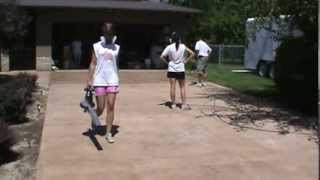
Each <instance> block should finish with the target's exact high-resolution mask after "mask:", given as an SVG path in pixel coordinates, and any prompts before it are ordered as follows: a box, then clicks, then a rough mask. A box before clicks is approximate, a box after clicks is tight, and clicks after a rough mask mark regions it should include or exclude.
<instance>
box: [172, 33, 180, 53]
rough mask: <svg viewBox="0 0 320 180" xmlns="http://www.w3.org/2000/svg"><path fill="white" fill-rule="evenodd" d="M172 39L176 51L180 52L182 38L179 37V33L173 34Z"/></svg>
mask: <svg viewBox="0 0 320 180" xmlns="http://www.w3.org/2000/svg"><path fill="white" fill-rule="evenodd" d="M171 38H172V40H173V42H174V43H175V44H176V50H178V49H179V46H180V36H179V35H178V33H176V32H173V33H172V35H171Z"/></svg>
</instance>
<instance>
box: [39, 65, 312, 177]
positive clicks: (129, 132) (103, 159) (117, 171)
mask: <svg viewBox="0 0 320 180" xmlns="http://www.w3.org/2000/svg"><path fill="white" fill-rule="evenodd" d="M85 80H86V72H82V71H73V72H72V71H70V72H54V73H52V74H51V83H50V90H49V98H48V104H47V112H46V119H45V122H44V127H43V134H42V144H41V149H40V157H39V160H38V180H57V179H58V180H82V179H83V180H88V179H95V180H100V179H101V180H102V179H103V180H105V179H110V180H180V179H185V180H196V179H201V180H212V179H215V180H235V179H237V180H249V179H250V180H284V179H288V180H301V179H305V180H316V179H317V178H318V145H317V144H316V143H315V142H312V141H308V138H307V137H306V136H305V135H301V134H295V133H290V134H287V135H280V134H278V133H270V132H261V131H253V130H248V131H245V132H238V131H237V130H235V129H234V128H233V127H232V126H229V125H227V124H225V123H223V122H222V121H220V120H218V119H217V118H215V117H214V116H212V117H209V116H203V114H202V113H201V108H203V105H204V104H205V103H206V101H208V99H207V96H206V93H207V92H206V91H207V90H208V88H197V87H194V86H188V100H189V103H190V104H191V106H192V108H193V109H192V110H191V111H182V110H180V109H174V110H172V109H169V108H168V107H167V106H165V104H166V102H167V101H168V99H169V96H168V95H169V92H168V90H169V87H168V83H167V82H166V79H165V72H163V71H121V92H120V94H119V96H118V99H117V103H116V118H115V125H116V126H115V129H116V132H115V133H116V134H115V137H114V138H115V140H116V142H115V143H114V144H108V143H107V141H106V140H105V139H104V137H103V136H101V135H92V134H91V135H90V132H88V128H90V121H89V116H88V114H85V113H83V112H81V110H80V108H79V102H80V101H81V99H82V98H83V96H84V92H83V88H84V86H85ZM209 88H210V90H214V89H217V88H218V87H216V86H214V85H210V87H209ZM177 95H178V93H177ZM177 97H179V96H177ZM217 103H218V104H225V103H224V102H223V101H221V102H220V101H219V102H217ZM103 117H105V115H103ZM102 123H104V122H102Z"/></svg>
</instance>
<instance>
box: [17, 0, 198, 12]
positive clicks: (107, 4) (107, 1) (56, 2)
mask: <svg viewBox="0 0 320 180" xmlns="http://www.w3.org/2000/svg"><path fill="white" fill-rule="evenodd" d="M17 2H18V4H19V5H20V6H23V7H36V8H93V9H118V10H135V11H160V12H178V13H192V14H194V13H200V12H201V11H200V10H198V9H192V8H186V7H181V6H174V5H170V4H167V3H159V2H151V1H123V0H119V1H116V0H18V1H17Z"/></svg>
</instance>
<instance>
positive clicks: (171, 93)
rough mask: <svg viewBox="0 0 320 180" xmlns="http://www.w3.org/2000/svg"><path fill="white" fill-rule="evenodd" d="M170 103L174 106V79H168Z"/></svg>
mask: <svg viewBox="0 0 320 180" xmlns="http://www.w3.org/2000/svg"><path fill="white" fill-rule="evenodd" d="M169 82H170V98H171V103H172V104H176V79H174V78H169Z"/></svg>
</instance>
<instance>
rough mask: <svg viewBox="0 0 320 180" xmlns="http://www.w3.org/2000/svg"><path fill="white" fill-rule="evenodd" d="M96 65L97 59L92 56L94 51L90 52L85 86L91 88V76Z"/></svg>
mask: <svg viewBox="0 0 320 180" xmlns="http://www.w3.org/2000/svg"><path fill="white" fill-rule="evenodd" d="M96 65H97V58H96V55H95V54H94V51H92V53H91V62H90V66H89V73H88V79H87V86H92V81H93V74H94V71H95V69H96Z"/></svg>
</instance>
